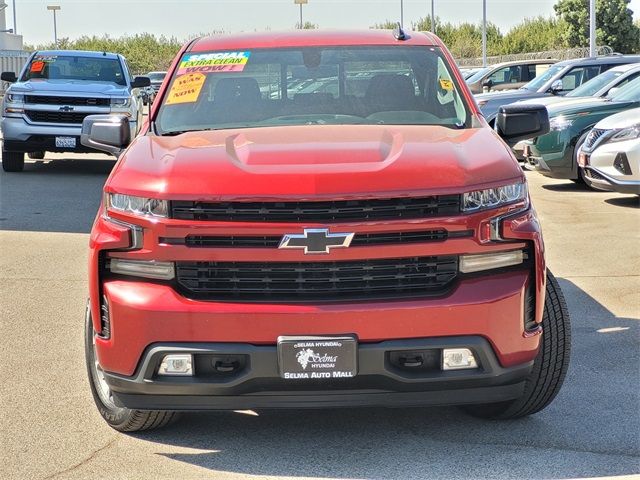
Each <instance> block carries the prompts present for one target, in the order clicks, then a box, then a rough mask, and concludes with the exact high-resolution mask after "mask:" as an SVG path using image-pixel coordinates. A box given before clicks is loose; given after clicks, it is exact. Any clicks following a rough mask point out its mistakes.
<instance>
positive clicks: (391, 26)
mask: <svg viewBox="0 0 640 480" xmlns="http://www.w3.org/2000/svg"><path fill="white" fill-rule="evenodd" d="M398 23H399V22H396V21H394V20H385V21H384V22H380V23H375V24H373V25H372V26H371V27H370V28H376V29H379V30H395V29H396V28H398Z"/></svg>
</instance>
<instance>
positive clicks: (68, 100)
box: [25, 95, 111, 107]
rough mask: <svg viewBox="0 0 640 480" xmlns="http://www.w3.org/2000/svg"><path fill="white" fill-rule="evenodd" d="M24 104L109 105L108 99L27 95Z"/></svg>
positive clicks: (109, 100)
mask: <svg viewBox="0 0 640 480" xmlns="http://www.w3.org/2000/svg"><path fill="white" fill-rule="evenodd" d="M25 103H37V104H40V105H76V106H83V107H95V106H100V107H108V106H109V105H111V99H109V98H95V97H52V96H45V95H27V96H26V97H25Z"/></svg>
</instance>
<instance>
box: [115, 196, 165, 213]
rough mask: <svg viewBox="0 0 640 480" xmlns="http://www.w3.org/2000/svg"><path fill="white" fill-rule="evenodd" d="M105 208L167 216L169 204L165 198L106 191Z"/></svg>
mask: <svg viewBox="0 0 640 480" xmlns="http://www.w3.org/2000/svg"><path fill="white" fill-rule="evenodd" d="M105 200H106V205H107V209H111V210H115V211H118V212H124V213H131V214H133V215H146V216H149V217H165V218H166V217H168V212H169V205H168V202H167V201H166V200H158V199H156V198H143V197H133V196H131V195H122V194H120V193H108V194H106V197H105Z"/></svg>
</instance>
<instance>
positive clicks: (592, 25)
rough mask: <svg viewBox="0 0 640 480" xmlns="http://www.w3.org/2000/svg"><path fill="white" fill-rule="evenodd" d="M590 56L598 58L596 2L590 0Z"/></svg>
mask: <svg viewBox="0 0 640 480" xmlns="http://www.w3.org/2000/svg"><path fill="white" fill-rule="evenodd" d="M589 56H590V57H595V56H596V0H589Z"/></svg>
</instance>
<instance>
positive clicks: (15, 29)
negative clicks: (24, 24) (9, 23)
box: [13, 0, 18, 35]
mask: <svg viewBox="0 0 640 480" xmlns="http://www.w3.org/2000/svg"><path fill="white" fill-rule="evenodd" d="M13 33H15V34H16V35H17V34H18V25H16V0H13Z"/></svg>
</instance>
